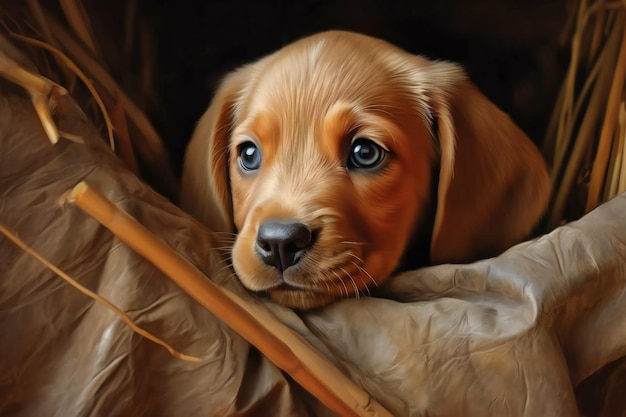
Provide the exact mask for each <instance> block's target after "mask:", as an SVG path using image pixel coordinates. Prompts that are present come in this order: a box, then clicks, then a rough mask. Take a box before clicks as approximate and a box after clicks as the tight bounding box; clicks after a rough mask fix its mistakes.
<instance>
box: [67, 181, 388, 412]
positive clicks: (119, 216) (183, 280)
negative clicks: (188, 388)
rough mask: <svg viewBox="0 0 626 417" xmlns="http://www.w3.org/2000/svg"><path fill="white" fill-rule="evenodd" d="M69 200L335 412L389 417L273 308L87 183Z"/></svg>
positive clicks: (79, 185) (74, 190) (77, 189)
mask: <svg viewBox="0 0 626 417" xmlns="http://www.w3.org/2000/svg"><path fill="white" fill-rule="evenodd" d="M70 201H73V202H75V203H76V205H77V206H78V207H80V208H81V209H83V210H84V211H85V212H87V213H88V214H89V215H91V216H92V217H94V218H95V219H96V220H98V221H99V222H100V223H102V224H103V225H104V226H105V227H106V228H108V229H109V230H111V232H113V233H114V234H115V235H116V236H117V237H118V238H119V239H120V240H121V241H123V242H125V243H126V244H127V245H129V246H130V247H131V248H133V249H134V250H135V251H137V253H139V254H140V255H142V256H143V257H145V258H146V259H147V260H148V261H150V262H152V263H153V264H154V265H155V266H156V267H157V268H159V269H160V270H161V271H162V272H163V273H165V274H166V275H167V276H169V277H170V278H171V279H172V281H174V282H175V283H176V284H177V285H178V286H179V287H180V288H181V289H182V290H183V291H185V292H186V293H187V294H189V296H191V297H193V298H194V299H195V300H196V301H198V302H199V303H200V304H202V305H203V306H204V307H206V308H207V309H208V310H210V311H211V312H212V313H213V314H215V316H217V317H218V318H220V319H221V320H222V321H223V322H224V323H226V324H227V325H228V326H230V327H231V328H232V329H233V330H235V331H236V332H237V333H239V334H240V335H241V336H242V337H244V338H245V339H246V340H248V341H249V342H250V343H251V344H253V345H254V346H256V347H257V348H258V349H259V350H260V351H261V352H262V353H263V354H264V355H265V356H266V357H267V358H268V359H270V360H271V361H272V362H273V363H274V364H276V366H278V367H279V368H281V369H283V370H284V371H285V372H287V373H288V374H289V375H291V376H292V377H293V379H294V380H296V381H297V382H298V383H299V384H300V385H302V387H304V388H305V389H307V390H308V391H309V392H310V393H311V394H313V395H314V396H316V397H317V398H318V399H319V400H320V401H321V402H322V403H324V404H325V405H326V406H327V407H329V408H330V409H331V410H333V411H334V412H335V413H337V414H339V415H341V416H370V417H373V416H379V417H391V414H390V413H389V412H388V411H386V410H385V409H384V408H383V407H382V406H381V405H380V404H378V403H377V402H376V401H374V400H373V399H372V398H371V397H370V395H369V394H368V393H367V392H365V391H364V390H363V389H362V388H360V387H359V386H357V385H356V384H354V382H352V381H351V380H350V379H349V378H347V377H346V376H345V375H343V374H342V373H341V372H340V371H339V370H338V369H337V368H336V367H335V366H334V365H333V364H332V363H330V362H329V361H328V360H327V359H326V358H324V357H323V356H322V355H321V354H320V353H319V352H317V351H316V350H315V349H313V348H312V347H311V346H310V345H309V344H308V343H307V342H306V341H305V340H304V339H302V338H301V337H300V336H299V335H297V334H296V333H295V332H293V331H292V330H291V329H289V328H287V327H286V326H284V325H283V324H282V323H281V322H280V321H278V320H277V319H276V318H275V317H274V316H273V315H272V314H271V313H269V312H267V311H265V310H264V309H263V308H262V307H261V306H259V305H253V304H251V303H248V302H245V301H244V300H243V299H241V298H240V297H238V296H237V295H235V294H233V293H232V292H230V291H228V290H226V289H224V288H220V287H218V286H217V285H215V284H214V283H213V282H211V281H210V280H208V279H207V277H206V276H204V275H203V274H202V273H201V272H200V271H199V270H198V269H197V268H196V267H195V266H193V265H192V264H191V263H190V262H189V261H187V260H186V259H185V258H183V257H182V256H181V255H179V254H178V253H176V252H174V251H173V250H172V249H171V248H170V247H169V246H167V245H166V244H164V243H163V242H162V241H160V240H159V239H158V238H156V237H155V236H154V235H152V234H151V233H150V232H149V231H148V230H147V229H146V228H145V227H144V226H142V225H141V224H139V223H138V222H137V221H136V220H135V219H133V218H132V217H130V216H129V215H128V214H127V213H125V212H123V211H121V210H120V209H118V208H117V207H116V206H115V205H114V204H113V203H111V202H110V201H109V200H107V199H106V198H105V197H104V196H102V195H101V194H100V193H98V192H97V191H95V190H93V189H91V188H90V187H89V186H88V185H87V184H86V183H84V182H83V183H80V184H78V185H77V186H76V187H75V188H74V189H73V190H72V192H71V195H70Z"/></svg>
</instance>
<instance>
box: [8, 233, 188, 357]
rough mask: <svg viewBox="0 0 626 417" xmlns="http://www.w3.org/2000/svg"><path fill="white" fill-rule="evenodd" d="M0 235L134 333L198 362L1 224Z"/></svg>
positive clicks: (179, 355) (173, 353) (175, 355)
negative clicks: (101, 307)
mask: <svg viewBox="0 0 626 417" xmlns="http://www.w3.org/2000/svg"><path fill="white" fill-rule="evenodd" d="M0 233H2V234H3V235H5V236H6V237H7V238H8V239H9V240H10V241H12V242H13V243H14V244H15V245H16V246H18V247H19V248H20V249H22V250H23V251H24V252H26V253H28V254H29V255H31V256H32V257H33V258H35V259H37V260H38V261H39V262H41V263H42V264H43V265H44V266H45V267H46V268H48V269H50V270H51V271H52V272H54V273H55V274H57V275H58V276H60V277H61V278H62V279H63V280H65V281H66V282H67V283H68V284H70V285H71V286H72V287H74V288H76V289H77V290H78V291H80V292H82V293H83V294H85V295H86V296H87V297H89V298H91V299H92V300H94V301H95V302H97V303H99V304H101V305H103V306H104V307H106V308H108V309H109V310H111V311H113V313H115V314H117V315H118V316H119V317H120V318H121V319H122V321H123V322H124V323H126V325H128V327H130V328H131V329H133V331H135V332H136V333H138V334H140V335H141V336H143V337H145V338H146V339H148V340H150V341H152V342H154V343H156V344H157V345H159V346H162V347H164V348H165V349H167V351H168V352H170V354H171V355H172V356H174V357H176V358H178V359H182V360H185V361H189V362H200V358H197V357H195V356H190V355H185V354H184V353H180V352H178V351H177V350H176V349H174V348H173V347H171V346H170V345H169V344H167V343H166V342H164V341H163V340H161V339H159V338H158V337H156V336H154V335H153V334H152V333H150V332H148V331H146V330H144V329H142V328H141V327H139V326H137V325H136V324H135V322H134V321H133V320H132V319H131V318H130V317H128V315H127V314H126V313H124V312H123V311H122V310H120V309H119V308H117V307H116V306H115V305H114V304H113V303H111V302H110V301H108V300H106V299H105V298H103V297H101V296H99V295H98V294H96V293H95V292H93V291H91V290H90V289H89V288H86V287H85V286H83V285H81V284H79V283H78V281H76V280H75V279H74V278H72V277H70V276H69V275H68V274H66V273H65V272H63V271H62V270H61V269H59V268H58V267H57V266H56V265H54V264H53V263H52V262H50V261H48V260H47V259H46V258H44V257H43V256H41V255H40V254H39V253H38V252H37V251H35V250H34V249H33V248H31V247H30V246H28V245H27V244H26V243H24V241H22V240H21V239H20V238H18V237H17V236H16V235H15V234H13V233H11V232H10V231H9V229H7V228H6V227H5V226H3V225H2V224H0Z"/></svg>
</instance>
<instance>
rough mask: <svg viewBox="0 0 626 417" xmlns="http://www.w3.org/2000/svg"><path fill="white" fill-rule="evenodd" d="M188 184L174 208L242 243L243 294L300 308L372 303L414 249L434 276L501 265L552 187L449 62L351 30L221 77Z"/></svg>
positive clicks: (197, 136) (237, 252)
mask: <svg viewBox="0 0 626 417" xmlns="http://www.w3.org/2000/svg"><path fill="white" fill-rule="evenodd" d="M433 120H436V121H437V122H436V129H435V128H434V123H433ZM434 133H436V137H435V135H434ZM433 171H435V172H436V178H431V176H432V175H433V174H432V173H433ZM434 179H436V180H437V181H435V182H436V189H434V190H432V193H431V190H430V187H431V184H432V183H433V180H434ZM182 185H183V187H182V195H181V205H182V206H183V207H184V208H186V209H187V210H189V211H190V212H191V213H192V214H194V215H195V216H196V217H198V218H199V219H201V220H202V221H203V222H205V223H206V224H207V225H208V226H210V227H211V228H212V229H213V230H216V231H235V232H237V237H236V241H235V244H234V247H233V253H232V262H233V266H234V269H235V272H236V273H237V275H238V277H239V278H240V280H241V282H242V283H243V284H244V285H245V286H246V287H247V288H249V289H251V290H253V291H263V292H267V293H268V294H269V295H270V296H271V297H272V298H274V299H275V300H276V301H278V302H279V303H281V304H283V305H287V306H291V307H297V308H310V307H315V306H321V305H324V304H327V303H329V302H331V301H332V300H334V299H337V298H342V297H348V296H351V295H359V294H367V293H368V292H369V290H370V289H371V288H373V287H375V286H378V285H379V284H380V283H381V282H382V281H383V280H385V279H386V278H387V277H388V276H389V274H391V273H392V272H393V271H394V269H396V268H397V265H398V262H399V260H400V258H401V256H402V255H403V253H404V252H405V250H406V248H407V245H408V243H409V240H413V239H417V240H419V239H420V238H421V239H423V237H422V236H431V239H430V241H429V242H428V241H427V242H426V243H427V245H426V246H427V247H428V246H429V256H430V260H431V262H433V263H440V262H451V261H454V262H458V261H470V260H475V259H477V258H479V257H484V256H492V255H495V254H497V253H498V252H501V251H502V250H504V249H506V248H508V247H509V246H511V245H512V244H514V243H516V242H518V241H520V240H521V239H523V238H524V237H525V236H526V234H527V233H528V232H529V231H530V230H531V229H532V227H533V225H534V224H535V223H536V221H537V220H538V219H539V217H540V215H541V214H542V212H543V210H544V208H545V206H546V204H547V201H548V198H549V190H550V189H549V179H548V175H547V171H546V167H545V164H544V163H543V160H542V158H541V155H540V154H539V152H538V151H537V149H536V148H535V147H534V145H533V144H532V142H531V141H530V140H529V139H528V138H527V137H526V136H525V135H524V133H523V132H522V131H521V130H520V129H519V128H518V127H517V126H516V125H515V124H514V123H513V122H512V121H511V120H510V119H509V118H508V116H507V115H506V114H504V113H503V112H501V111H500V110H499V109H498V108H497V107H496V106H494V105H493V103H491V102H490V101H489V100H488V99H487V98H486V97H484V96H483V95H482V94H480V92H479V91H478V90H477V89H476V88H475V87H474V86H473V85H472V84H471V83H470V82H468V81H467V79H466V76H465V74H464V72H463V71H462V70H461V69H460V68H459V67H458V66H457V65H455V64H451V63H448V62H433V61H429V60H426V59H424V58H421V57H418V56H414V55H411V54H408V53H406V52H404V51H402V50H400V49H398V48H396V47H394V46H392V45H390V44H388V43H385V42H383V41H381V40H377V39H373V38H369V37H366V36H363V35H358V34H354V33H348V32H326V33H321V34H318V35H314V36H312V37H309V38H305V39H303V40H300V41H298V42H295V43H293V44H291V45H289V46H287V47H285V48H283V49H281V50H280V51H278V52H276V53H275V54H273V55H270V56H268V57H266V58H263V59H261V60H260V61H258V62H256V63H254V64H252V65H249V66H247V67H244V68H242V69H240V70H238V71H236V72H234V73H233V74H231V75H230V76H229V77H227V78H226V80H225V81H224V82H223V83H222V85H221V87H220V89H219V90H218V91H217V93H216V95H215V97H214V99H213V102H212V104H211V106H210V107H209V109H208V110H207V112H206V113H205V115H204V116H203V117H202V119H201V120H200V122H199V124H198V127H197V128H196V132H195V133H194V137H193V139H192V141H191V143H190V146H189V148H188V150H187V156H186V161H185V170H184V174H183V184H182ZM433 194H436V200H435V201H428V200H429V198H430V196H431V195H433ZM426 207H435V208H436V209H435V211H436V213H434V214H433V215H432V216H431V217H432V218H425V216H426V213H425V211H426ZM428 214H430V213H428ZM428 223H430V224H432V230H426V231H422V230H416V228H417V227H418V226H421V225H422V224H428ZM416 232H419V233H416ZM417 243H418V244H423V242H417Z"/></svg>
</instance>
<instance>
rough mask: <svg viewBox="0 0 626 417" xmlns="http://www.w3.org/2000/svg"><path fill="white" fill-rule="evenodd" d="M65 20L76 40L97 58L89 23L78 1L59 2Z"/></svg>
mask: <svg viewBox="0 0 626 417" xmlns="http://www.w3.org/2000/svg"><path fill="white" fill-rule="evenodd" d="M59 4H60V5H61V9H63V14H65V19H67V22H68V23H69V24H70V26H71V27H72V30H73V31H74V33H75V34H76V36H78V38H79V39H80V40H81V41H82V42H83V43H84V44H85V45H86V46H87V47H88V48H89V50H90V51H91V53H92V54H93V55H94V56H98V53H97V49H96V43H95V42H94V36H93V30H92V28H91V22H90V21H89V16H88V15H87V13H86V11H85V8H84V7H83V5H82V3H81V2H80V1H79V0H59Z"/></svg>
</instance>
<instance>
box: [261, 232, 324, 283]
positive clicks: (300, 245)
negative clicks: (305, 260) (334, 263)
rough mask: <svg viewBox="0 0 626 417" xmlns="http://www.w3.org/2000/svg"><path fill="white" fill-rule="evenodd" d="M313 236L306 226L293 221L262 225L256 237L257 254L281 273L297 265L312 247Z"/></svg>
mask: <svg viewBox="0 0 626 417" xmlns="http://www.w3.org/2000/svg"><path fill="white" fill-rule="evenodd" d="M312 240H313V234H312V233H311V229H309V227H308V226H307V225H305V224H302V223H298V222H296V221H293V220H271V221H267V222H264V223H261V226H260V227H259V231H258V233H257V235H256V252H257V254H258V255H259V257H260V258H261V259H262V260H263V262H265V264H267V265H269V266H273V267H275V268H277V269H278V270H279V271H280V272H283V271H284V270H285V269H287V268H289V267H290V266H292V265H295V264H296V263H297V262H298V261H299V260H300V258H302V255H304V253H305V252H306V250H307V249H308V248H309V247H310V246H311V243H312Z"/></svg>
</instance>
